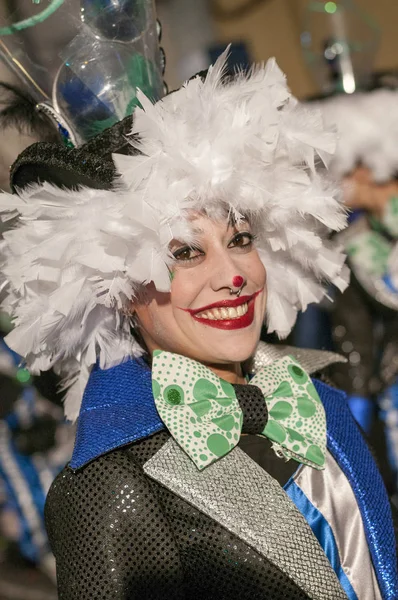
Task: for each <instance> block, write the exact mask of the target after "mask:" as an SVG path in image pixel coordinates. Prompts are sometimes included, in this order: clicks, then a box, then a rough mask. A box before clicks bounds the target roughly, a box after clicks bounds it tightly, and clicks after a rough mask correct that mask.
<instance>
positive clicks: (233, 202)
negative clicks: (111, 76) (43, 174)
mask: <svg viewBox="0 0 398 600" xmlns="http://www.w3.org/2000/svg"><path fill="white" fill-rule="evenodd" d="M225 63H226V54H224V55H223V56H222V57H221V58H220V59H219V60H218V61H217V62H216V63H215V65H214V66H213V67H212V68H210V69H209V72H208V74H207V76H206V78H205V79H202V78H201V77H196V78H194V79H192V80H190V81H189V82H188V83H186V84H185V85H184V86H183V87H182V88H181V89H180V90H178V91H177V92H174V93H172V94H170V95H169V96H167V97H166V98H165V99H164V100H163V101H161V102H158V103H156V104H154V105H153V104H152V103H151V102H150V101H149V100H148V99H147V98H145V97H144V96H143V95H142V94H141V96H140V102H141V105H142V108H139V109H136V112H135V115H134V125H133V130H132V132H131V133H132V135H131V144H132V145H134V147H135V151H136V154H135V155H134V156H121V155H119V156H118V155H115V156H114V160H115V163H116V166H117V169H118V172H119V174H120V176H121V179H120V182H119V184H118V187H117V188H116V189H114V190H93V189H89V188H81V189H79V190H77V191H67V190H63V189H60V188H57V187H54V186H51V185H49V184H45V185H42V186H35V187H33V188H30V189H27V190H25V191H23V192H22V193H21V194H20V197H19V199H15V196H9V195H7V194H3V195H1V196H0V212H1V214H2V218H3V219H6V218H8V217H14V216H15V215H16V214H17V215H18V220H17V226H16V227H15V228H14V229H12V230H10V231H9V232H8V233H6V234H5V244H6V253H7V261H6V263H5V265H4V267H3V270H4V273H5V276H6V278H7V282H8V284H7V286H8V287H7V298H6V300H5V302H4V305H3V307H4V308H5V309H6V310H7V311H8V312H10V313H11V314H12V315H13V317H14V320H15V328H14V330H13V331H12V332H11V334H10V335H9V336H8V339H7V342H8V343H9V345H10V346H11V347H12V348H13V349H14V350H15V351H16V352H18V353H19V354H20V355H22V356H23V357H24V358H25V361H26V364H27V366H28V367H29V368H30V369H31V370H32V371H33V372H37V371H39V370H45V369H49V368H50V367H55V368H57V369H58V371H60V372H61V373H63V374H64V375H65V376H66V377H67V386H68V388H69V389H68V394H67V398H66V414H67V417H68V418H70V419H72V420H73V419H75V418H76V417H77V415H78V412H79V406H80V401H81V396H82V392H83V390H84V387H85V384H86V381H87V377H88V374H89V371H90V369H91V367H92V366H93V364H95V363H96V361H99V364H100V365H101V367H103V368H107V367H108V366H112V365H115V364H117V363H119V362H121V361H123V360H124V359H125V358H126V357H128V356H131V355H135V356H136V355H137V354H139V353H140V352H142V350H141V349H140V347H139V346H138V344H136V342H135V341H134V339H133V338H132V336H131V334H130V329H129V328H130V323H129V319H128V317H126V316H125V315H126V307H127V305H128V303H129V302H130V301H131V298H132V297H134V295H135V294H136V292H137V290H138V289H139V288H140V287H141V286H142V285H145V284H146V283H148V282H150V281H153V282H154V283H155V284H156V287H157V288H158V289H160V290H168V289H169V285H170V280H169V268H170V265H171V263H172V257H171V256H170V253H169V251H168V246H169V243H170V241H171V240H172V239H173V238H177V239H184V240H187V241H189V240H190V239H191V238H190V236H191V230H190V224H189V214H190V211H191V210H195V211H203V212H204V213H206V214H207V215H209V216H210V217H214V218H219V217H220V216H221V215H225V214H229V215H231V213H232V214H233V216H234V217H235V218H238V219H239V218H240V216H241V215H244V216H245V217H248V218H250V220H251V222H252V223H253V226H254V228H255V229H256V233H257V234H258V240H257V244H258V251H259V254H260V256H261V258H262V260H263V262H264V265H265V267H266V269H267V272H268V308H267V322H268V328H269V330H270V331H276V332H277V333H278V334H279V335H280V336H285V335H287V334H288V333H289V331H290V329H291V327H292V326H293V324H294V321H295V318H296V314H297V311H298V310H301V309H305V308H306V306H307V305H308V304H309V303H310V302H317V301H319V300H320V299H321V298H322V297H323V296H324V294H325V290H324V287H323V286H324V284H325V283H326V282H332V283H334V284H335V285H337V286H338V287H339V288H340V289H343V288H344V287H345V281H346V274H345V271H344V269H345V267H344V266H343V264H344V258H345V257H344V255H343V254H342V253H341V251H340V250H339V249H334V248H332V246H331V245H330V244H329V242H327V241H325V237H326V234H327V232H328V230H340V229H341V228H343V227H344V226H345V212H344V208H343V207H342V205H341V204H340V202H339V201H338V200H337V199H336V197H335V188H334V186H333V185H332V184H331V183H330V181H329V180H328V178H327V176H326V171H325V169H324V168H320V167H321V164H320V163H321V161H323V163H325V162H327V160H328V158H329V157H330V155H331V154H332V152H333V149H334V143H335V142H334V136H333V135H332V134H331V133H329V132H327V131H324V129H323V126H322V120H321V117H320V115H319V113H317V112H316V111H313V110H309V109H306V108H303V107H301V106H299V105H298V103H297V101H296V100H295V99H294V98H293V97H292V96H291V94H290V92H289V90H288V88H287V85H286V81H285V77H284V75H283V74H282V72H281V71H280V70H279V68H278V67H277V65H276V63H275V61H274V60H270V61H269V62H268V63H267V65H266V66H260V67H258V68H256V69H254V70H253V71H252V72H251V73H250V74H249V75H244V74H238V75H237V76H235V77H233V78H225V77H224V75H223V73H224V69H225ZM137 151H138V152H137Z"/></svg>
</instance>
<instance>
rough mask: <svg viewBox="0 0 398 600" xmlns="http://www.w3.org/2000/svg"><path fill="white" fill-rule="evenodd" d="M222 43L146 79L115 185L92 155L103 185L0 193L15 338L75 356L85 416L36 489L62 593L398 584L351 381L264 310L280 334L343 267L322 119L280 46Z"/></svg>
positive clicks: (69, 368) (47, 357)
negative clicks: (290, 76) (289, 82)
mask: <svg viewBox="0 0 398 600" xmlns="http://www.w3.org/2000/svg"><path fill="white" fill-rule="evenodd" d="M224 65H225V56H223V57H221V58H220V59H219V60H218V61H217V63H216V64H215V65H214V67H213V68H211V69H210V70H209V73H208V74H207V76H206V77H205V78H204V79H202V78H200V77H197V78H195V79H193V80H191V81H190V82H189V83H187V84H186V85H185V86H184V87H183V88H182V89H181V90H179V91H177V92H175V93H173V94H170V95H169V96H168V97H167V98H166V99H164V100H163V101H162V102H160V103H157V104H156V105H152V104H151V103H150V102H149V101H148V100H147V99H146V98H144V97H143V96H141V98H140V101H141V104H142V106H143V109H142V110H137V111H136V113H135V116H134V126H133V130H132V136H131V143H132V146H133V148H134V151H135V154H134V155H133V156H114V159H115V162H116V166H117V169H118V172H119V174H120V179H119V180H118V181H117V184H116V185H115V186H114V187H113V189H109V186H108V189H104V188H107V185H106V180H104V179H102V184H101V183H100V182H101V177H102V175H101V172H99V174H98V178H97V181H96V182H95V181H93V183H92V188H94V187H97V188H102V189H96V190H94V189H89V188H87V187H86V188H80V189H78V190H75V191H67V190H65V189H60V188H56V187H54V186H53V187H51V186H50V185H48V184H45V185H44V186H39V187H35V188H33V189H32V188H30V189H28V191H25V192H22V197H21V200H19V201H15V199H14V198H13V197H11V198H8V199H4V202H3V203H2V210H3V215H4V216H3V218H6V216H7V215H10V214H11V215H12V214H14V213H13V212H12V211H14V212H15V211H18V212H19V214H20V219H19V224H20V227H19V228H16V229H15V230H14V231H13V232H12V233H11V234H9V236H8V238H7V243H8V252H9V259H8V263H7V265H6V267H5V270H6V273H7V276H8V279H9V282H10V287H9V296H8V301H7V304H8V308H9V310H10V311H12V312H13V314H14V315H15V318H16V327H15V329H14V331H13V332H12V334H11V336H10V339H9V340H8V342H9V343H10V345H11V346H12V347H14V348H16V349H17V350H18V352H19V353H20V354H22V355H23V356H25V357H26V362H27V364H28V365H29V367H30V368H31V369H32V370H36V369H45V368H48V367H49V366H54V365H57V366H58V368H59V369H60V370H61V371H63V372H64V373H67V374H68V377H69V382H68V383H69V391H68V395H67V398H66V413H67V416H68V417H69V418H71V419H74V418H76V417H77V416H78V427H77V437H76V444H75V449H74V454H73V458H72V461H71V463H70V465H69V466H68V467H67V468H66V469H65V470H64V471H63V472H62V474H61V475H60V476H59V477H58V478H57V480H56V481H55V483H54V485H53V486H52V489H51V491H50V493H49V496H48V500H47V525H48V531H49V537H50V540H51V543H52V548H53V551H54V554H55V557H56V561H57V569H58V588H59V597H60V598H62V599H68V600H72V599H75V598H76V599H77V598H79V600H80V599H81V598H90V597H91V598H97V599H100V598H101V599H105V598H106V599H110V598H112V599H120V600H122V599H123V600H127V599H129V600H131V599H135V598H140V599H141V598H148V599H149V598H151V599H152V598H159V599H160V598H162V599H164V598H170V599H171V598H173V599H179V598H184V599H185V598H236V599H238V598H239V599H244V598H261V599H262V598H273V599H277V598H297V599H298V598H300V599H304V598H313V599H315V598H317V599H322V600H324V599H326V598H330V599H333V600H336V599H340V598H341V599H343V598H350V599H351V598H352V599H354V598H360V599H361V600H363V599H368V598H369V599H375V598H377V599H379V598H391V599H392V598H394V597H396V594H397V590H398V588H397V576H396V555H395V541H394V535H393V527H392V521H391V513H390V509H389V505H388V499H387V496H386V493H385V490H384V487H383V484H382V482H381V479H380V476H379V474H378V471H377V468H376V467H375V465H374V463H373V459H372V457H371V455H370V453H369V451H368V449H367V447H366V445H365V443H364V441H363V439H362V437H361V434H360V432H359V430H358V429H357V428H356V425H355V422H354V421H353V420H352V418H351V416H350V413H349V410H348V408H347V406H346V404H345V400H344V396H343V395H342V394H341V393H339V392H338V391H336V390H334V389H333V388H331V387H330V386H328V385H326V384H324V383H321V382H319V381H318V382H314V383H313V382H312V381H311V379H310V377H309V375H308V374H307V373H306V371H305V368H306V369H307V370H308V371H310V373H314V372H318V371H320V370H322V369H323V368H324V367H326V366H328V365H329V364H331V362H333V361H334V360H335V358H334V357H333V356H331V355H330V354H327V353H318V352H315V353H312V352H309V353H302V354H301V358H302V363H303V364H302V365H300V364H299V363H298V361H297V360H296V358H293V357H291V356H289V351H286V350H284V349H282V348H272V347H270V346H266V345H262V346H260V348H259V349H258V350H257V353H256V347H257V344H258V340H259V336H260V330H261V325H262V322H263V320H264V318H266V320H267V323H268V327H269V330H270V331H277V332H278V334H279V335H281V336H282V335H286V334H287V333H288V332H289V330H290V328H291V326H292V325H293V323H294V320H295V315H296V313H297V311H298V310H299V309H301V308H303V307H304V308H305V306H306V305H307V304H308V302H313V301H317V300H319V299H320V298H321V297H322V295H323V293H324V292H323V289H322V285H321V282H322V280H329V281H332V282H333V283H335V284H336V285H339V286H340V287H341V288H344V285H345V275H344V270H343V269H344V268H343V263H344V257H343V256H342V255H341V254H340V253H339V251H338V250H333V249H332V248H330V247H329V246H328V244H327V242H325V241H324V240H323V236H324V233H325V232H326V229H327V227H329V228H331V229H340V228H341V227H343V226H344V221H345V218H344V212H343V209H342V208H341V206H340V204H339V203H338V202H337V201H336V200H335V199H334V197H333V188H332V187H331V186H330V184H329V183H328V182H327V181H326V179H325V178H324V176H323V175H322V174H321V172H320V173H318V171H317V169H316V166H315V165H316V164H318V162H319V158H320V157H323V159H324V160H326V158H327V155H328V153H329V152H330V151H331V150H332V147H333V138H332V136H331V135H330V134H329V133H327V132H324V131H323V129H322V126H321V123H320V121H319V120H318V118H317V115H316V114H314V113H308V112H306V111H303V110H302V109H301V108H300V107H298V106H297V104H296V102H295V100H294V99H293V98H292V97H291V95H290V92H289V90H288V89H287V87H286V83H285V79H284V77H283V75H282V74H281V73H280V71H279V70H278V69H277V67H276V65H275V63H274V62H273V61H270V62H269V63H268V65H267V66H266V67H260V68H258V69H257V70H254V71H253V72H252V73H251V74H250V75H249V76H248V77H246V76H243V75H239V76H236V77H232V78H231V77H230V78H226V77H223V71H224ZM97 147H98V145H97ZM48 154H50V153H48ZM35 155H36V159H35V158H34V154H31V155H29V156H28V155H25V156H24V157H22V159H21V160H20V161H19V164H18V165H17V166H16V167H15V168H14V170H13V172H14V174H15V173H18V172H20V171H19V170H20V168H22V171H23V168H24V166H26V165H27V164H28V163H29V161H30V166H29V168H28V169H27V171H25V175H24V176H22V175H21V179H23V178H24V177H25V181H27V179H28V176H27V173H29V172H30V173H32V172H33V169H32V168H31V167H32V165H33V164H34V160H36V161H37V155H38V153H37V151H35ZM73 156H74V157H75V158H74V159H73V158H72V157H73ZM73 160H75V162H73ZM95 160H96V157H94V159H93V160H91V161H90V158H89V153H88V152H86V153H84V151H83V152H82V151H80V154H78V155H73V154H69V156H68V157H67V158H66V159H65V160H64V161H63V163H62V164H61V162H62V160H61V159H60V157H59V155H58V156H56V157H54V155H52V156H51V158H49V159H48V160H47V162H46V159H43V156H42V157H41V158H40V159H39V161H38V162H37V165H38V168H39V171H40V173H42V174H43V173H47V180H51V179H52V180H53V181H57V182H58V183H59V182H60V179H62V177H63V181H64V182H65V181H66V180H67V179H68V177H69V175H68V176H67V177H65V173H67V171H68V168H69V170H70V166H69V167H68V164H69V165H70V164H74V165H76V168H77V169H80V171H82V170H83V171H84V169H85V168H86V167H83V166H82V164H83V162H84V165H88V166H87V170H86V171H85V172H84V173H82V177H81V180H83V179H84V177H83V175H85V182H86V183H87V180H88V179H89V178H90V177H91V178H92V179H93V180H95V177H93V173H95V169H94V168H93V165H95ZM57 161H58V162H57ZM97 164H98V162H97ZM58 166H59V169H58ZM104 167H105V170H106V171H107V165H106V164H105V165H104ZM57 169H58V170H57ZM107 173H108V174H109V171H107ZM72 175H73V179H72V180H73V182H76V179H77V176H76V172H75V173H74V174H72ZM106 177H108V175H106ZM16 239H18V240H20V239H24V240H25V246H24V251H23V253H22V254H19V255H16V254H15V253H14V248H16V247H18V246H17V245H16V244H15V242H16ZM131 325H133V327H132V330H131ZM296 356H297V355H296ZM253 358H254V361H253V360H252V359H253ZM250 362H252V363H253V364H252V365H250V364H249V363H250ZM259 367H263V368H259ZM255 371H257V372H256V374H254V376H253V377H252V375H253V373H254V372H255ZM87 380H88V383H87ZM84 388H85V391H84V397H83V402H82V405H81V407H80V401H81V395H82V391H83V389H84Z"/></svg>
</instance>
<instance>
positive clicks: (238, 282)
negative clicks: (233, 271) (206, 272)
mask: <svg viewBox="0 0 398 600" xmlns="http://www.w3.org/2000/svg"><path fill="white" fill-rule="evenodd" d="M244 284H245V280H244V279H243V277H242V276H241V275H236V276H235V277H234V278H233V279H232V285H233V286H234V287H236V288H238V289H237V290H234V289H233V288H231V287H230V288H229V293H230V295H231V296H232V295H233V294H236V297H237V298H239V296H240V295H241V293H242V290H243V286H244Z"/></svg>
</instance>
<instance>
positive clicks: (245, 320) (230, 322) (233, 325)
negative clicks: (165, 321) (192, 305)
mask: <svg viewBox="0 0 398 600" xmlns="http://www.w3.org/2000/svg"><path fill="white" fill-rule="evenodd" d="M262 291H263V290H262V289H261V290H259V291H258V292H256V293H255V294H252V295H250V296H241V297H240V298H233V299H231V300H229V299H228V300H220V301H218V302H214V303H213V304H208V305H207V306H203V307H201V308H196V309H189V308H186V309H183V310H185V311H186V312H189V314H190V315H191V316H192V317H193V318H194V319H195V321H197V322H198V323H202V324H203V325H208V326H209V327H214V328H215V329H227V330H234V329H243V328H244V327H249V325H251V324H252V323H253V319H254V305H255V301H256V298H257V296H258V295H259V294H261V292H262ZM242 304H247V306H248V310H247V313H246V314H244V315H242V316H241V317H236V318H234V319H214V320H213V319H206V318H204V317H198V316H196V315H198V314H200V313H202V312H206V311H207V310H211V309H213V308H229V307H236V306H242Z"/></svg>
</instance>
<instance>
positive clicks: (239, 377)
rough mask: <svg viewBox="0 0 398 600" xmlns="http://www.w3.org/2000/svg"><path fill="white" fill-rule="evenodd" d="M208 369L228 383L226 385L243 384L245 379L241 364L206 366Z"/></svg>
mask: <svg viewBox="0 0 398 600" xmlns="http://www.w3.org/2000/svg"><path fill="white" fill-rule="evenodd" d="M206 366H207V367H208V368H209V369H211V370H212V371H213V373H215V374H216V375H218V377H221V379H224V380H225V381H228V383H240V384H245V383H246V378H245V376H244V374H243V370H242V365H241V363H233V364H227V365H217V364H216V365H212V364H208V365H206Z"/></svg>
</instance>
